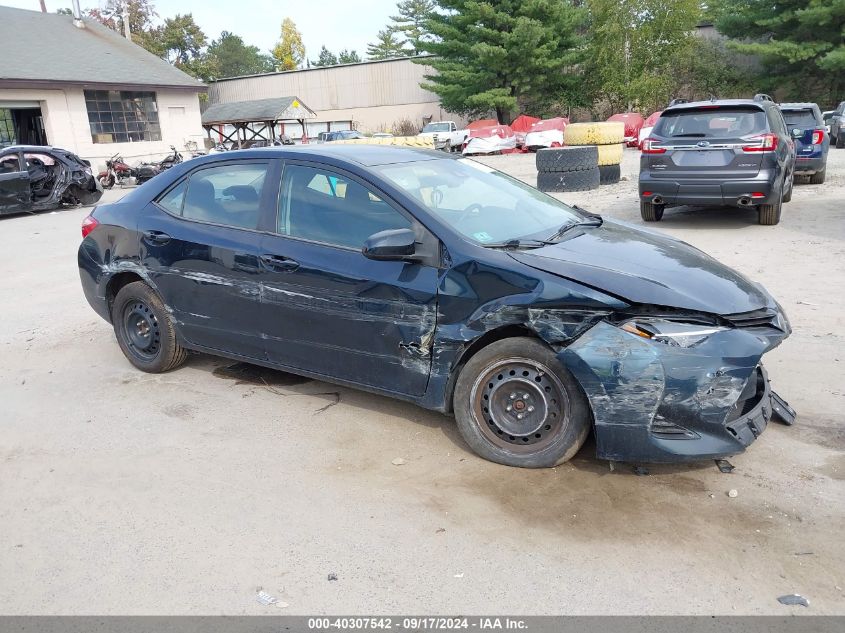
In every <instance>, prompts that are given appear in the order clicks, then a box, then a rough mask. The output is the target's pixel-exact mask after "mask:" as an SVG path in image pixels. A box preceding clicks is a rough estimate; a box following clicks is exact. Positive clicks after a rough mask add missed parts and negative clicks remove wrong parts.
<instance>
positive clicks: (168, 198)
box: [158, 180, 188, 215]
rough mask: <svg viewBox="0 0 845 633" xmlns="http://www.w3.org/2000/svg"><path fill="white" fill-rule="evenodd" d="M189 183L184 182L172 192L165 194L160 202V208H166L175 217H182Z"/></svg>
mask: <svg viewBox="0 0 845 633" xmlns="http://www.w3.org/2000/svg"><path fill="white" fill-rule="evenodd" d="M187 184H188V182H187V181H186V180H183V181H182V182H180V183H179V184H178V185H176V186H175V187H173V189H171V190H170V191H168V192H167V193H166V194H164V195H163V196H162V197H161V199H160V200H159V201H158V204H159V206H162V207H164V208H165V209H167V210H168V211H170V212H171V213H172V214H173V215H182V201H183V200H184V199H185V189H186V186H187Z"/></svg>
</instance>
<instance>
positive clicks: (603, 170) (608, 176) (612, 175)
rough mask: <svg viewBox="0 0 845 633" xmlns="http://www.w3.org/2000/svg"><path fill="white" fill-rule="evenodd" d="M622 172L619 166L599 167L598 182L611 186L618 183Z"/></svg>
mask: <svg viewBox="0 0 845 633" xmlns="http://www.w3.org/2000/svg"><path fill="white" fill-rule="evenodd" d="M621 177H622V170H621V169H620V167H619V165H599V182H600V183H601V184H603V185H613V184H615V183H617V182H619V179H620V178H621Z"/></svg>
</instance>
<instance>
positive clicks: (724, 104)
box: [663, 99, 772, 113]
mask: <svg viewBox="0 0 845 633" xmlns="http://www.w3.org/2000/svg"><path fill="white" fill-rule="evenodd" d="M767 103H768V104H772V102H771V101H765V100H758V99H714V100H711V101H690V102H688V103H678V104H675V105H671V106H668V107H667V108H666V109H665V110H663V112H664V113H667V112H669V113H671V112H681V111H683V110H698V109H700V108H729V107H731V106H743V107H744V106H754V107H757V108H759V109H760V110H763V109H765V107H766V104H767Z"/></svg>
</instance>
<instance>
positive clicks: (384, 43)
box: [367, 27, 412, 59]
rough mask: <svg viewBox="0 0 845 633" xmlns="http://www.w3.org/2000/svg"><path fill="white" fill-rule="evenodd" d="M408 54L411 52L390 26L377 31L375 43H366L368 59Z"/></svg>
mask: <svg viewBox="0 0 845 633" xmlns="http://www.w3.org/2000/svg"><path fill="white" fill-rule="evenodd" d="M410 54H412V52H411V51H410V50H408V49H407V48H405V47H404V46H403V44H402V41H401V40H400V39H399V38H397V37H396V31H394V30H393V29H391V28H390V27H388V28H386V29H384V30H383V31H379V32H378V39H377V40H376V41H375V43H372V44H368V45H367V57H369V58H370V59H391V58H392V57H402V56H405V55H410Z"/></svg>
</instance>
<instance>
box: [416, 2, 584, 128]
mask: <svg viewBox="0 0 845 633" xmlns="http://www.w3.org/2000/svg"><path fill="white" fill-rule="evenodd" d="M579 4H580V2H579V1H578V0H531V1H530V2H523V1H522V0H496V1H493V0H490V1H488V2H483V3H480V2H475V1H473V0H438V2H437V5H438V6H439V8H440V10H439V11H436V12H433V13H431V14H430V15H429V17H428V18H427V19H426V20H425V22H424V24H423V26H424V28H425V31H426V32H427V33H430V34H431V35H432V36H433V37H432V38H430V39H428V38H427V41H426V40H424V41H422V42H421V45H420V46H421V51H424V52H427V53H431V54H433V55H435V57H434V58H431V59H425V60H420V63H425V64H426V65H429V66H432V67H433V68H434V69H435V70H436V71H437V74H431V75H426V79H427V80H428V81H427V82H426V83H424V84H423V87H424V88H426V89H428V90H431V91H432V92H434V93H435V94H437V95H438V96H439V97H440V100H441V103H442V104H443V107H444V109H446V110H449V111H452V112H457V113H460V114H468V115H475V114H482V115H483V114H486V113H489V112H490V111H491V110H495V112H496V115H497V117H498V119H499V121H500V122H503V123H508V122H510V121H511V118H512V115H513V114H514V113H515V112H517V111H518V110H521V109H525V108H530V109H531V110H532V111H533V113H535V114H541V113H543V111H544V108H547V107H548V106H549V105H550V104H551V103H553V102H559V101H568V102H569V103H575V104H576V105H578V104H579V101H580V95H581V88H580V84H581V81H580V77H578V76H577V74H576V70H575V65H576V64H577V63H578V62H579V61H580V60H581V54H582V49H583V39H582V35H581V27H582V25H583V24H584V18H585V12H584V10H583V9H582V8H581V7H580V6H578V5H579Z"/></svg>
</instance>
